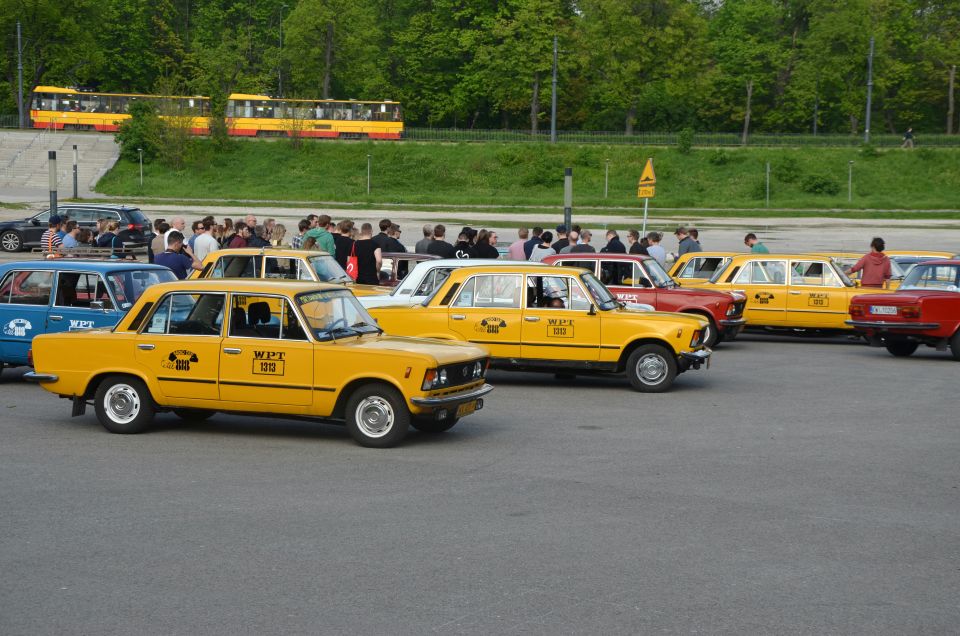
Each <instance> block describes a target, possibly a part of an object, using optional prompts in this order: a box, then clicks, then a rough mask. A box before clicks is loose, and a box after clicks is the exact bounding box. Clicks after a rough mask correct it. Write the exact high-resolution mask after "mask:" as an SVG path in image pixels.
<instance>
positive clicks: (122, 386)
mask: <svg viewBox="0 0 960 636" xmlns="http://www.w3.org/2000/svg"><path fill="white" fill-rule="evenodd" d="M93 403H94V409H95V410H96V412H97V419H99V420H100V424H102V425H103V428H105V429H107V430H108V431H110V432H111V433H119V434H123V435H130V434H134V433H142V432H143V431H145V430H146V428H147V426H149V425H150V422H151V421H153V416H154V413H156V409H155V408H154V406H153V397H152V396H151V395H150V391H149V390H148V389H147V387H146V385H145V384H144V383H143V382H141V381H140V380H139V379H137V378H134V377H131V376H127V375H111V376H107V377H106V378H104V379H103V381H102V382H100V386H98V387H97V392H96V395H95V396H94V402H93Z"/></svg>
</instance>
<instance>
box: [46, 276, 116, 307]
mask: <svg viewBox="0 0 960 636" xmlns="http://www.w3.org/2000/svg"><path fill="white" fill-rule="evenodd" d="M93 301H99V302H101V303H103V308H104V309H113V301H112V300H110V293H109V292H108V291H107V286H106V284H105V283H104V282H103V279H102V278H100V275H99V274H95V273H90V272H87V273H80V272H60V273H59V274H57V297H56V299H55V300H54V303H53V304H54V305H56V306H57V307H86V308H89V307H90V303H91V302H93Z"/></svg>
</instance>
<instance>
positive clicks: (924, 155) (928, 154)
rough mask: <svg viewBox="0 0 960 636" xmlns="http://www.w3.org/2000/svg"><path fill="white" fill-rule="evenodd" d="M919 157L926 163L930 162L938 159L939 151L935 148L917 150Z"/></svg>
mask: <svg viewBox="0 0 960 636" xmlns="http://www.w3.org/2000/svg"><path fill="white" fill-rule="evenodd" d="M917 156H918V157H920V158H921V159H923V160H924V161H930V160H932V159H935V158H936V157H937V151H936V150H934V149H933V148H926V147H924V148H920V149H919V150H917Z"/></svg>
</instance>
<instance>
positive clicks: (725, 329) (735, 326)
mask: <svg viewBox="0 0 960 636" xmlns="http://www.w3.org/2000/svg"><path fill="white" fill-rule="evenodd" d="M746 326H747V321H746V319H745V318H729V319H726V320H721V321H720V333H722V334H723V335H725V336H736V335H737V334H739V333H740V332H741V331H743V328H744V327H746Z"/></svg>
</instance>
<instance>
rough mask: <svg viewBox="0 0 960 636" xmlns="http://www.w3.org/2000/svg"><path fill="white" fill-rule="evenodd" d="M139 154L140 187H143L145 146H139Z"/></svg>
mask: <svg viewBox="0 0 960 636" xmlns="http://www.w3.org/2000/svg"><path fill="white" fill-rule="evenodd" d="M137 154H138V155H140V188H141V189H142V188H143V148H137Z"/></svg>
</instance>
